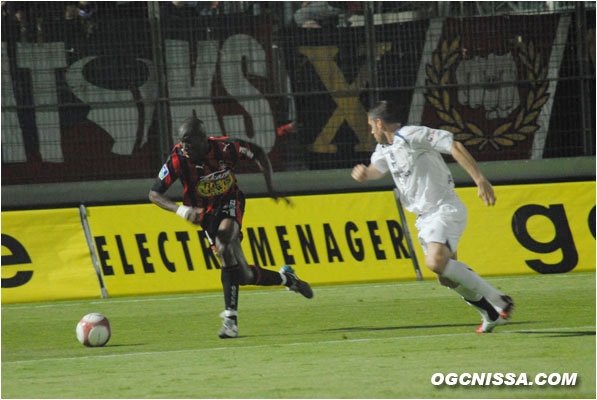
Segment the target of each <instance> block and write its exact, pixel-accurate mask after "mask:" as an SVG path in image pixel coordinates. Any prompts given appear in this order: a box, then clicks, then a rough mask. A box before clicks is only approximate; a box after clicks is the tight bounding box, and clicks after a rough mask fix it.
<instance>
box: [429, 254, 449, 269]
mask: <svg viewBox="0 0 597 400" xmlns="http://www.w3.org/2000/svg"><path fill="white" fill-rule="evenodd" d="M425 264H426V265H427V268H429V269H430V270H432V271H433V272H435V273H436V274H441V273H443V272H444V269H445V268H446V264H447V262H446V260H444V258H443V257H441V256H435V255H428V256H427V257H425Z"/></svg>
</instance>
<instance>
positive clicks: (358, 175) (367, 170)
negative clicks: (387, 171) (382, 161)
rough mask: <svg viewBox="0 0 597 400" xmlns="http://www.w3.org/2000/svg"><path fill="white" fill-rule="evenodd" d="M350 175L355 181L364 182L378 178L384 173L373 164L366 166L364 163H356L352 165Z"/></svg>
mask: <svg viewBox="0 0 597 400" xmlns="http://www.w3.org/2000/svg"><path fill="white" fill-rule="evenodd" d="M350 176H352V178H353V179H354V180H355V181H358V182H365V181H373V180H376V179H380V178H381V177H382V176H384V174H383V173H381V172H379V171H378V170H377V169H376V168H375V167H374V166H373V165H369V166H368V167H367V166H365V164H358V165H355V166H354V168H353V169H352V172H351V174H350Z"/></svg>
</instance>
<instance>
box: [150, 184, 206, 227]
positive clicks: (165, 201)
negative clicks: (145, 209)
mask: <svg viewBox="0 0 597 400" xmlns="http://www.w3.org/2000/svg"><path fill="white" fill-rule="evenodd" d="M149 201H151V202H152V203H153V204H155V205H156V206H158V207H160V208H163V209H164V210H167V211H172V212H174V213H176V215H178V216H179V217H182V218H184V219H186V220H187V221H189V222H192V223H194V224H198V223H199V216H200V215H201V209H200V208H195V207H188V206H184V205H178V204H176V203H175V202H174V201H172V200H170V199H169V198H168V197H166V196H164V195H163V194H162V193H160V192H156V191H155V190H151V191H150V192H149Z"/></svg>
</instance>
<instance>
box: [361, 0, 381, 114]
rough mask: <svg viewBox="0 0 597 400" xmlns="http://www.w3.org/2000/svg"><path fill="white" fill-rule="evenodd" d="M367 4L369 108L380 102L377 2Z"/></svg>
mask: <svg viewBox="0 0 597 400" xmlns="http://www.w3.org/2000/svg"><path fill="white" fill-rule="evenodd" d="M364 4H365V10H364V11H365V43H366V46H367V53H366V54H367V72H368V73H369V91H368V93H369V96H368V97H369V107H368V108H371V107H373V105H374V104H375V103H376V102H377V101H378V100H379V99H378V97H379V95H378V91H377V90H378V80H377V59H376V58H377V45H376V42H375V21H374V19H373V16H374V13H375V9H374V7H375V2H372V1H366V2H364Z"/></svg>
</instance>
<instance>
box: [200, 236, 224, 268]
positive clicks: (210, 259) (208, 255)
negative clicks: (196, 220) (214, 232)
mask: <svg viewBox="0 0 597 400" xmlns="http://www.w3.org/2000/svg"><path fill="white" fill-rule="evenodd" d="M197 235H198V237H199V245H200V246H201V251H202V252H203V259H204V260H205V267H206V268H207V269H212V266H211V265H212V263H213V265H214V266H215V268H216V269H220V267H221V266H220V263H219V262H218V258H217V257H216V255H215V254H214V252H213V251H212V250H211V243H209V240H208V239H207V235H206V234H205V231H197Z"/></svg>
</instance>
